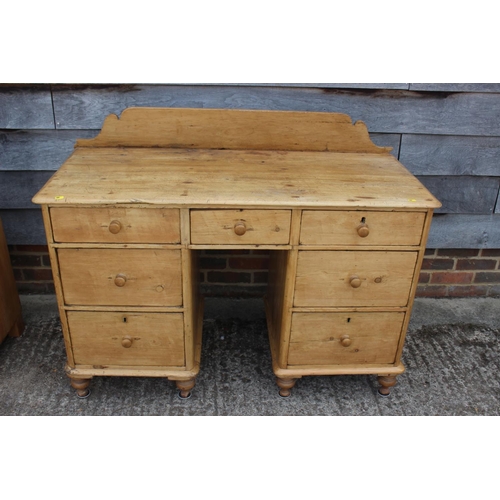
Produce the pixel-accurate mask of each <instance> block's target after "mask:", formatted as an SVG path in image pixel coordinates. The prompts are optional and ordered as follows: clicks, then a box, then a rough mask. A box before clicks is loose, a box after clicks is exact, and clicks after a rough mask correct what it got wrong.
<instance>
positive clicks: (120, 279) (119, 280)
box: [115, 274, 127, 286]
mask: <svg viewBox="0 0 500 500" xmlns="http://www.w3.org/2000/svg"><path fill="white" fill-rule="evenodd" d="M126 282H127V277H126V276H125V275H124V274H117V275H116V277H115V285H116V286H125V283H126Z"/></svg>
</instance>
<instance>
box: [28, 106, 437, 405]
mask: <svg viewBox="0 0 500 500" xmlns="http://www.w3.org/2000/svg"><path fill="white" fill-rule="evenodd" d="M33 201H34V202H35V203H37V204H40V205H41V206H42V212H43V217H44V224H45V229H46V235H47V241H48V244H49V251H50V258H51V265H52V270H53V273H54V281H55V286H56V292H57V298H58V306H59V312H60V317H61V322H62V327H63V334H64V341H65V346H66V353H67V367H66V371H67V374H68V376H69V377H70V379H71V384H72V386H73V387H74V388H75V389H76V391H77V394H78V395H79V397H86V396H87V395H88V394H89V383H90V381H91V379H92V377H94V376H148V377H166V378H168V379H170V380H173V381H175V383H176V385H177V388H178V390H179V395H180V397H182V398H187V397H189V395H190V394H191V390H192V389H193V387H194V385H195V378H196V376H197V374H198V372H199V369H200V358H201V354H202V353H201V338H202V326H203V299H202V297H201V295H200V292H199V280H198V278H199V273H198V271H197V262H198V257H199V251H200V250H203V249H267V250H270V256H271V257H270V265H269V284H268V291H267V295H266V299H265V304H266V315H267V325H268V333H269V343H270V350H271V355H272V360H273V371H274V374H275V376H276V381H277V384H278V386H279V393H280V395H281V396H283V397H288V396H289V395H290V391H291V389H292V387H293V386H294V384H295V382H296V380H297V379H299V378H301V377H303V376H309V375H342V374H351V375H355V374H359V375H362V374H364V375H368V374H372V375H376V376H378V381H379V383H380V389H379V392H380V393H381V394H383V395H387V394H389V391H390V388H391V387H392V386H393V385H394V384H395V382H396V376H397V375H399V374H401V373H403V371H404V367H403V364H402V363H401V354H402V350H403V345H404V340H405V333H406V330H407V326H408V322H409V319H410V314H411V308H412V304H413V299H414V296H415V290H416V286H417V280H418V276H419V271H420V267H421V263H422V259H423V255H424V251H425V245H426V240H427V234H428V231H429V226H430V224H431V218H432V214H433V210H434V209H435V208H437V207H439V206H440V203H439V201H438V200H437V199H436V198H435V197H434V196H433V195H432V194H431V193H430V192H429V191H428V190H427V189H426V188H425V187H424V186H423V185H422V184H421V183H420V182H419V181H418V180H417V179H416V178H415V177H414V176H413V175H412V174H411V173H410V172H408V170H407V169H406V168H405V167H404V166H403V165H401V163H399V162H398V160H397V159H396V158H394V157H393V156H392V155H391V154H390V148H384V147H378V146H376V145H375V144H373V143H372V141H371V140H370V138H369V134H368V131H367V128H366V126H365V124H364V123H363V122H356V123H355V124H353V123H352V120H351V119H350V117H349V116H347V115H345V114H339V113H317V112H291V111H253V110H224V109H172V108H129V109H126V110H125V111H124V112H123V113H122V114H121V116H120V118H118V117H117V116H116V115H110V116H108V117H107V118H106V120H105V122H104V125H103V128H102V130H101V132H100V134H99V135H98V136H97V137H95V138H94V139H80V140H78V141H77V142H76V144H75V150H74V152H73V154H72V155H71V156H70V157H69V158H68V160H67V161H66V162H65V163H64V164H63V165H62V166H61V168H60V169H59V170H58V171H57V172H56V173H55V174H54V175H53V177H52V178H51V179H50V180H49V181H48V182H47V184H46V185H45V186H44V187H43V188H42V189H41V190H40V191H39V192H38V193H37V194H36V196H35V197H34V199H33Z"/></svg>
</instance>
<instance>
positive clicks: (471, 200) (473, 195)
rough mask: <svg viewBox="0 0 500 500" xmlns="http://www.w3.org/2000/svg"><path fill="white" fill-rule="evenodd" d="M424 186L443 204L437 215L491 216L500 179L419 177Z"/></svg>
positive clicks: (449, 176)
mask: <svg viewBox="0 0 500 500" xmlns="http://www.w3.org/2000/svg"><path fill="white" fill-rule="evenodd" d="M418 178H419V179H420V181H421V182H422V184H423V185H424V186H425V187H426V188H427V189H428V190H429V191H430V192H431V193H432V194H433V195H434V196H436V197H437V198H438V199H439V201H440V202H441V203H442V204H443V206H442V207H441V208H438V209H437V210H436V212H435V213H444V214H491V213H493V211H494V209H495V203H496V201H497V196H498V189H499V187H500V177H471V176H466V175H464V176H462V175H460V176H451V175H447V176H419V177H418Z"/></svg>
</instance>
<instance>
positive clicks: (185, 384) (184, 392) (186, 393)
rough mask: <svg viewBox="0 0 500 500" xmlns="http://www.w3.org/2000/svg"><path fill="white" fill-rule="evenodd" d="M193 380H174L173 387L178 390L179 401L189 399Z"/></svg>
mask: <svg viewBox="0 0 500 500" xmlns="http://www.w3.org/2000/svg"><path fill="white" fill-rule="evenodd" d="M194 384H195V379H194V378H191V379H189V380H176V381H175V385H176V386H177V389H179V397H180V398H181V399H189V398H190V397H191V389H192V388H193V387H194Z"/></svg>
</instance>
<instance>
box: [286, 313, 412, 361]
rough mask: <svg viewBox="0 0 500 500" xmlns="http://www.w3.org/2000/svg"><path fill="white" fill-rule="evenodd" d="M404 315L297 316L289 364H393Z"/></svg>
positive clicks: (292, 332)
mask: <svg viewBox="0 0 500 500" xmlns="http://www.w3.org/2000/svg"><path fill="white" fill-rule="evenodd" d="M404 316H405V313H403V312H370V313H359V312H345V313H344V312H342V313H294V314H293V315H292V330H291V338H290V347H289V351H288V364H289V365H311V364H312V365H346V364H358V365H359V364H363V363H366V364H372V363H373V364H378V363H381V364H389V363H394V362H395V358H396V352H397V349H398V344H399V338H400V334H401V329H402V326H403V320H404Z"/></svg>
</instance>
